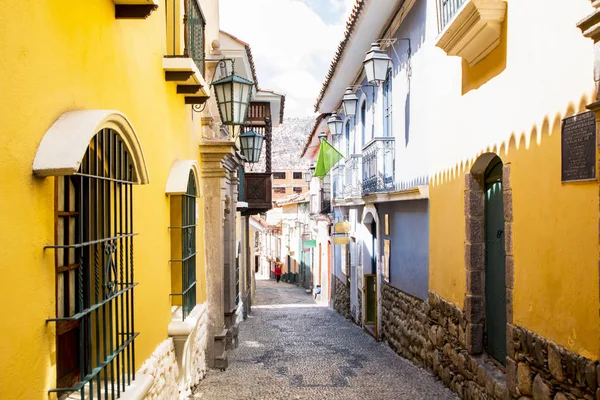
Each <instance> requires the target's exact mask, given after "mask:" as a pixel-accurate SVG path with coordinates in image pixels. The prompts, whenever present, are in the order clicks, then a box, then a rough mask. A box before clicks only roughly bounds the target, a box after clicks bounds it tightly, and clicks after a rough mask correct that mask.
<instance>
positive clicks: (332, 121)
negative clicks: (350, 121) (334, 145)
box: [327, 113, 344, 135]
mask: <svg viewBox="0 0 600 400" xmlns="http://www.w3.org/2000/svg"><path fill="white" fill-rule="evenodd" d="M327 126H328V127H329V132H331V134H332V135H341V134H342V130H343V129H344V121H342V120H341V119H340V117H338V115H337V114H336V113H333V114H331V117H329V119H328V120H327Z"/></svg>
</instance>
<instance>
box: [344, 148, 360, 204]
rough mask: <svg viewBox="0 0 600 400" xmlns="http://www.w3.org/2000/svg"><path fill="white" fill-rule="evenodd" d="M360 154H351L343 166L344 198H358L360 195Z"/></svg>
mask: <svg viewBox="0 0 600 400" xmlns="http://www.w3.org/2000/svg"><path fill="white" fill-rule="evenodd" d="M361 169H362V154H352V155H351V156H350V157H348V158H347V159H346V165H345V166H344V175H345V179H344V198H346V199H348V198H360V197H361V196H362V193H361V191H362V183H361Z"/></svg>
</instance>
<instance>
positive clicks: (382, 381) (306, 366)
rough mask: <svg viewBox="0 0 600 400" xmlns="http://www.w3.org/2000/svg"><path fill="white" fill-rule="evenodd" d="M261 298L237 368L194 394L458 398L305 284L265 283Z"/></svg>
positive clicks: (216, 374) (243, 334)
mask: <svg viewBox="0 0 600 400" xmlns="http://www.w3.org/2000/svg"><path fill="white" fill-rule="evenodd" d="M254 304H255V305H254V306H253V307H252V314H251V315H250V316H249V317H248V319H247V320H246V321H245V322H243V323H241V325H240V336H239V339H240V342H239V347H238V348H237V349H236V350H234V351H233V352H232V353H230V359H229V368H228V369H227V370H226V371H225V372H220V371H216V370H211V371H210V372H209V373H208V376H207V377H206V378H205V379H204V380H203V381H202V382H201V383H200V385H199V386H198V387H197V388H196V391H195V394H194V395H193V397H192V398H193V399H207V400H208V399H344V400H350V399H369V400H375V399H393V400H396V399H398V400H400V399H411V400H415V399H436V400H444V399H456V398H457V397H456V396H455V395H454V393H452V392H451V391H450V390H448V389H446V388H445V387H444V386H443V384H442V383H441V382H439V381H438V380H436V379H435V378H434V377H433V375H431V374H430V373H428V372H426V371H425V370H422V369H420V368H418V367H416V366H414V365H413V364H411V363H410V362H409V361H406V360H404V359H403V358H401V357H399V356H397V355H396V354H395V353H394V352H393V351H392V350H391V349H390V348H389V347H387V346H386V345H384V344H382V343H379V342H377V341H375V340H374V339H372V338H371V337H370V336H369V335H367V334H366V333H364V332H363V331H362V330H361V329H360V328H359V327H358V326H356V325H355V324H353V323H352V322H350V321H348V320H346V319H344V318H343V317H342V316H340V315H339V314H338V313H336V312H335V311H333V310H331V309H330V308H328V307H324V306H320V305H317V304H315V302H314V301H313V298H312V296H311V295H309V294H306V293H305V291H304V290H303V289H300V288H297V287H296V286H294V285H290V284H287V283H283V282H280V283H275V282H274V281H266V280H262V281H257V292H256V299H255V303H254Z"/></svg>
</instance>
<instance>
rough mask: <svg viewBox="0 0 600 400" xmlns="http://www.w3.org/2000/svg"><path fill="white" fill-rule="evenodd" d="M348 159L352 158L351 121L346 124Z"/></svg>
mask: <svg viewBox="0 0 600 400" xmlns="http://www.w3.org/2000/svg"><path fill="white" fill-rule="evenodd" d="M346 157H350V121H349V120H348V121H347V122H346Z"/></svg>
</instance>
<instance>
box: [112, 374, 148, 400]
mask: <svg viewBox="0 0 600 400" xmlns="http://www.w3.org/2000/svg"><path fill="white" fill-rule="evenodd" d="M152 385H154V378H152V376H151V375H144V374H140V373H139V372H138V373H136V374H135V380H134V381H133V382H131V385H129V386H127V388H126V389H125V391H124V392H123V393H121V396H120V397H119V399H120V400H143V399H144V397H146V395H147V394H148V392H149V391H150V389H152Z"/></svg>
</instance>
